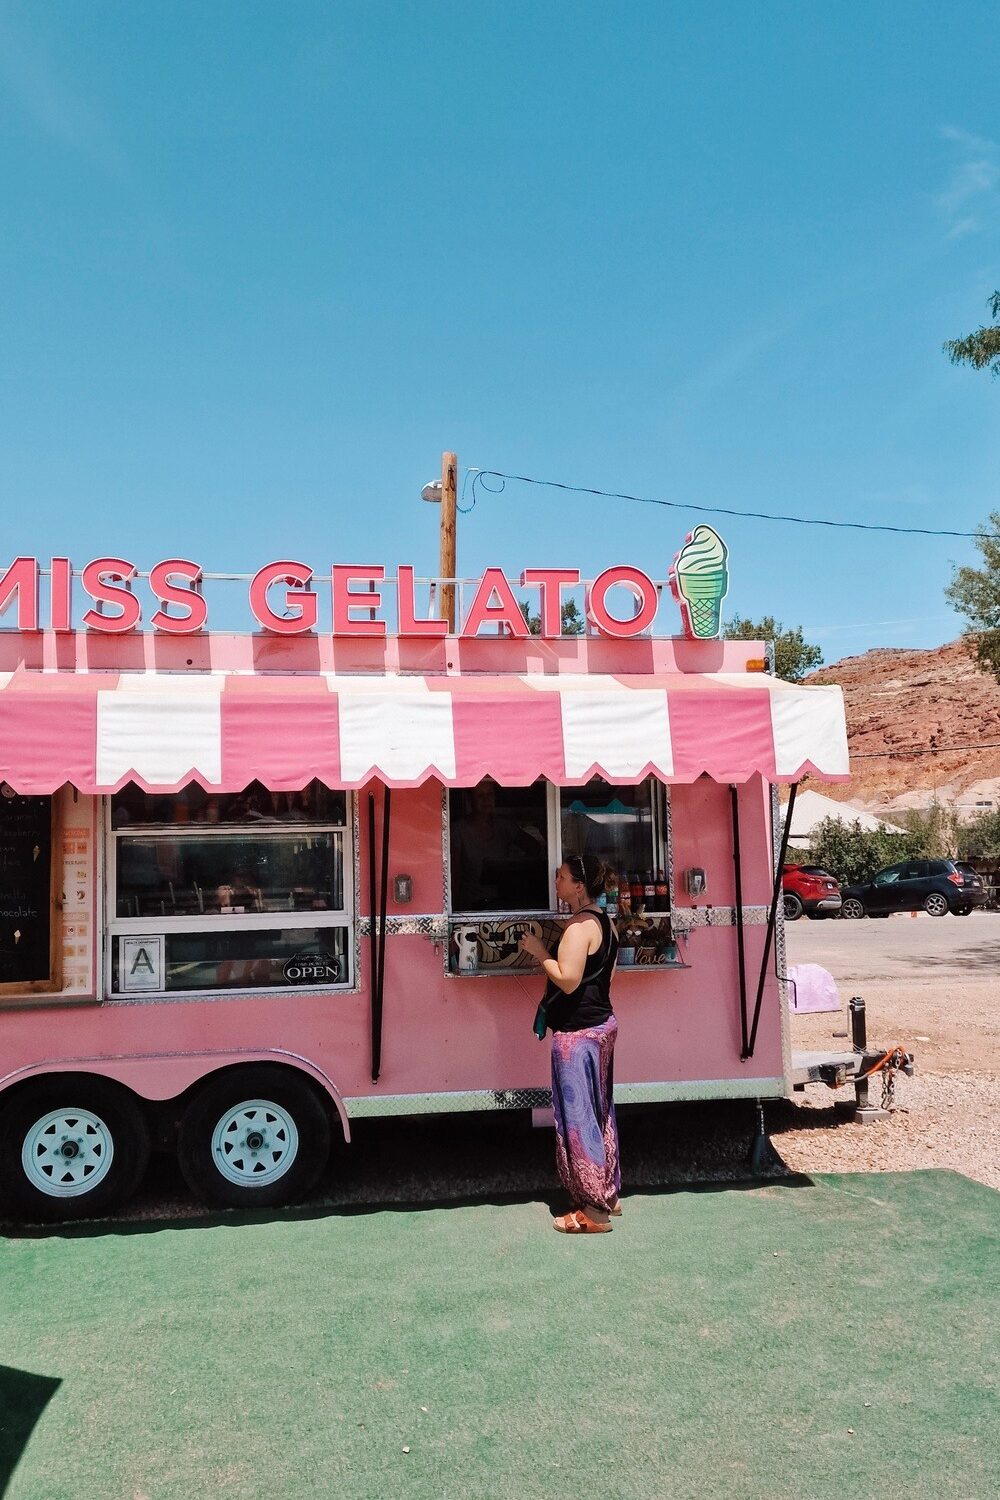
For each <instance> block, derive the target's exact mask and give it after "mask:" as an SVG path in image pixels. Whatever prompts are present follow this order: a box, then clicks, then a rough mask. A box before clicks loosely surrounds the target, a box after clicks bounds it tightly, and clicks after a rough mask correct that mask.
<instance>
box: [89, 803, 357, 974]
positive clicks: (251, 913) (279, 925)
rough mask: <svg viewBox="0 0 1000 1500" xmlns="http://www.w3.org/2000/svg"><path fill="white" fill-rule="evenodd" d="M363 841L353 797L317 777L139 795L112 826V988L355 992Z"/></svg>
mask: <svg viewBox="0 0 1000 1500" xmlns="http://www.w3.org/2000/svg"><path fill="white" fill-rule="evenodd" d="M350 837H351V836H350V829H349V826H348V814H347V796H346V794H345V793H344V792H334V791H330V790H329V789H328V788H327V787H324V786H321V785H320V784H319V783H318V782H313V783H312V784H311V785H310V786H308V787H306V788H305V789H304V790H303V791H300V792H269V791H268V790H267V789H266V788H264V787H263V786H261V785H260V784H259V783H257V782H254V783H251V785H250V786H248V787H246V788H245V789H244V791H243V792H241V793H238V794H234V795H228V796H216V795H211V794H208V793H206V792H204V791H203V790H202V789H201V788H200V787H197V786H192V787H189V788H187V789H185V790H184V791H183V792H180V793H178V794H177V795H173V796H151V795H148V794H147V793H145V792H142V791H140V790H139V789H138V788H137V787H134V786H130V787H126V788H125V789H124V790H123V791H121V792H119V793H117V794H116V795H115V796H114V797H113V798H112V801H111V807H110V816H109V828H108V872H109V882H108V889H109V913H108V916H109V924H110V929H111V944H110V973H109V976H108V978H109V989H110V991H111V993H112V994H115V995H130V994H133V993H134V994H139V993H141V992H145V993H152V994H155V993H163V992H168V991H169V992H171V993H177V992H197V991H202V990H215V989H231V990H233V989H240V990H245V989H276V988H281V989H285V988H289V987H294V988H296V989H298V988H302V987H304V986H309V985H313V986H320V987H323V988H329V987H330V986H331V985H337V984H346V983H348V982H349V980H350V956H349V955H350V942H349V936H350V923H351V920H352V918H353V892H352V891H351V889H350V886H351V879H350V875H351V868H352V861H351V859H350V857H349V856H350Z"/></svg>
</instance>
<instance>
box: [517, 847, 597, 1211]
mask: <svg viewBox="0 0 1000 1500" xmlns="http://www.w3.org/2000/svg"><path fill="white" fill-rule="evenodd" d="M604 874H605V871H604V866H603V864H602V863H601V861H600V860H599V859H595V858H594V856H593V855H592V854H571V855H569V856H568V857H567V858H566V859H565V860H564V862H563V863H562V864H561V865H560V866H559V869H558V871H557V873H556V895H557V896H558V898H559V900H560V901H565V902H566V903H567V905H568V906H569V908H570V912H571V916H570V919H569V921H568V922H567V923H566V926H565V928H564V930H563V934H562V937H561V938H560V939H559V944H558V947H557V949H556V951H555V952H554V953H549V952H548V950H547V949H546V948H545V946H544V944H543V943H541V942H540V941H539V939H538V938H536V937H534V936H533V935H532V934H530V933H526V934H525V936H524V937H523V938H522V939H521V948H522V950H523V951H524V952H525V953H529V954H530V955H531V956H532V958H535V959H537V960H538V962H539V963H540V964H541V966H542V968H543V969H544V971H545V975H546V978H547V980H548V984H547V985H546V988H545V996H544V998H543V1002H542V1004H543V1007H544V1015H545V1020H546V1022H547V1024H548V1025H549V1026H551V1028H552V1107H553V1111H554V1114H555V1124H556V1166H557V1167H558V1169H559V1176H560V1178H561V1179H562V1184H563V1187H564V1188H565V1189H566V1191H567V1193H568V1194H569V1197H570V1202H571V1203H572V1205H573V1208H572V1210H571V1212H570V1213H568V1214H564V1215H562V1216H561V1217H560V1218H558V1219H555V1220H554V1221H553V1228H554V1229H557V1230H558V1231H559V1232H560V1234H607V1232H608V1231H609V1230H610V1228H611V1216H612V1214H614V1215H615V1216H616V1217H617V1216H618V1215H619V1214H620V1213H621V1205H620V1203H619V1201H618V1195H619V1193H620V1191H621V1170H620V1166H619V1160H618V1125H617V1121H616V1120H615V1106H614V1099H613V1087H614V1051H615V1038H616V1037H617V1035H618V1022H617V1021H616V1020H615V1017H614V1012H613V1011H612V1009H611V972H612V970H613V968H614V966H615V959H616V958H617V956H618V934H617V932H616V931H615V928H614V924H613V923H612V921H611V918H610V917H609V916H608V914H607V912H606V911H604V910H602V908H601V907H599V906H598V905H597V898H598V897H599V896H600V895H601V893H602V892H603V890H604ZM539 1034H540V1035H541V1034H543V1033H542V1032H541V1031H540V1032H539Z"/></svg>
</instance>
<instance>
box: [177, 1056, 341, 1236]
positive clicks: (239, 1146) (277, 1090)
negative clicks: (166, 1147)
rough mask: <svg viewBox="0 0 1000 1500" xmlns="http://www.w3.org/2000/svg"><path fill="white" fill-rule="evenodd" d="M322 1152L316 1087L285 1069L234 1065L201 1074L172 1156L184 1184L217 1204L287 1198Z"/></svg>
mask: <svg viewBox="0 0 1000 1500" xmlns="http://www.w3.org/2000/svg"><path fill="white" fill-rule="evenodd" d="M329 1154H330V1120H329V1117H328V1115H327V1112H326V1109H325V1107H324V1105H323V1102H322V1100H321V1099H320V1097H319V1094H318V1092H317V1090H316V1089H315V1088H314V1087H313V1086H312V1084H311V1083H310V1082H309V1081H308V1079H306V1078H302V1079H299V1078H298V1077H296V1076H295V1074H294V1073H292V1072H291V1071H290V1070H289V1069H287V1068H275V1067H269V1066H268V1065H267V1064H262V1065H260V1066H256V1067H247V1068H240V1069H238V1070H237V1071H235V1072H227V1073H222V1074H219V1075H217V1076H216V1077H213V1078H209V1079H208V1081H207V1082H206V1083H205V1084H204V1085H203V1086H202V1088H201V1089H199V1091H198V1093H197V1094H196V1095H195V1097H194V1098H193V1099H192V1101H191V1103H190V1104H189V1105H188V1107H187V1110H186V1112H185V1114H184V1115H183V1117H182V1119H181V1127H180V1135H179V1138H178V1143H177V1155H178V1160H179V1162H180V1168H181V1171H182V1172H183V1174H184V1178H185V1181H186V1182H187V1184H188V1187H189V1188H190V1189H191V1191H192V1192H193V1193H194V1194H196V1196H197V1197H199V1198H201V1199H202V1201H203V1202H205V1203H209V1204H212V1205H215V1206H218V1207H222V1208H253V1207H271V1206H273V1205H275V1204H279V1203H292V1202H294V1200H295V1199H296V1198H301V1197H302V1195H303V1194H304V1193H307V1192H308V1191H309V1189H310V1188H311V1187H313V1186H314V1185H315V1183H316V1181H317V1179H318V1177H319V1175H320V1173H321V1172H322V1170H323V1167H324V1166H325V1165H326V1160H327V1157H328V1156H329Z"/></svg>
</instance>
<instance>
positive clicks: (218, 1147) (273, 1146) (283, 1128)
mask: <svg viewBox="0 0 1000 1500" xmlns="http://www.w3.org/2000/svg"><path fill="white" fill-rule="evenodd" d="M298 1154H299V1131H298V1126H297V1125H296V1124H295V1121H294V1120H293V1119H292V1116H291V1115H290V1114H289V1113H288V1111H287V1110H286V1109H283V1108H282V1107H281V1105H280V1104H274V1103H273V1102H272V1101H271V1100H268V1099H246V1100H244V1102H243V1103H242V1104H237V1105H234V1106H233V1108H232V1109H227V1110H226V1113H225V1114H224V1115H223V1116H222V1118H221V1119H220V1121H219V1123H218V1124H217V1125H216V1127H215V1129H214V1130H213V1132H212V1160H213V1162H214V1163H215V1166H216V1170H217V1171H218V1172H219V1174H220V1176H222V1177H224V1178H225V1179H226V1181H227V1182H232V1183H235V1184H236V1186H237V1187H267V1186H268V1184H269V1183H272V1182H277V1180H278V1178H279V1177H284V1175H285V1173H286V1172H287V1171H288V1170H289V1169H290V1167H291V1165H292V1163H293V1162H294V1160H295V1158H296V1157H297V1156H298Z"/></svg>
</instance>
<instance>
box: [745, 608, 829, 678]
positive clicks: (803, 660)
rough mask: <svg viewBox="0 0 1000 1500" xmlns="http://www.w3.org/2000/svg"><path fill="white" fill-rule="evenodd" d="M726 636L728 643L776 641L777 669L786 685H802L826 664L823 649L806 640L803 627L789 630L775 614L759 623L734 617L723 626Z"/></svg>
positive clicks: (775, 662) (775, 659) (775, 668)
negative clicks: (807, 674)
mask: <svg viewBox="0 0 1000 1500" xmlns="http://www.w3.org/2000/svg"><path fill="white" fill-rule="evenodd" d="M722 634H723V635H724V637H725V638H726V640H727V641H773V642H774V670H775V673H776V674H777V676H779V677H784V679H785V681H786V682H801V681H802V679H803V677H804V676H805V675H806V673H807V672H811V671H812V669H813V667H818V666H820V665H821V664H822V661H823V653H822V651H821V650H820V649H819V647H818V646H811V645H810V644H809V642H808V641H806V640H803V637H802V626H801V625H798V626H796V628H795V629H794V630H786V629H785V627H784V625H782V623H781V621H780V620H776V619H775V618H774V616H773V615H765V616H764V618H763V619H762V620H760V621H758V622H755V621H753V620H744V619H742V618H741V617H740V616H739V615H734V616H733V618H732V619H731V620H727V621H726V623H725V624H724V625H723V627H722Z"/></svg>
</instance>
